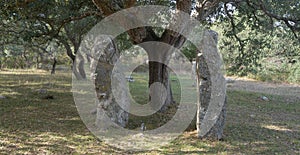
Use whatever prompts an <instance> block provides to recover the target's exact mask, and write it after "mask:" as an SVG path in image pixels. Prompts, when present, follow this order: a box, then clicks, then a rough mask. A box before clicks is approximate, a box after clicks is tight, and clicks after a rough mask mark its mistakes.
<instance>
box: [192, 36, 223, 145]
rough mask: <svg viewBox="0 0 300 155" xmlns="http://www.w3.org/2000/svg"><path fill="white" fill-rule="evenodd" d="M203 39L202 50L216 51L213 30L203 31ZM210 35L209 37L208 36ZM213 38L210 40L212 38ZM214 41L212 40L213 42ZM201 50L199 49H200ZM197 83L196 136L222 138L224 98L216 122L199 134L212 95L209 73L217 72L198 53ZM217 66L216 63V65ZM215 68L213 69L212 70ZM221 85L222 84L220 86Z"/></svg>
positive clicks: (215, 38) (212, 57) (210, 57)
mask: <svg viewBox="0 0 300 155" xmlns="http://www.w3.org/2000/svg"><path fill="white" fill-rule="evenodd" d="M204 36H205V37H204V39H203V42H202V46H205V48H203V49H202V50H208V53H211V54H213V53H214V52H217V50H218V49H217V38H218V36H217V33H216V32H214V31H211V30H209V31H206V32H205V33H204ZM209 36H210V37H209ZM211 38H212V39H213V40H212V39H211ZM213 41H214V42H213ZM200 52H201V51H200ZM208 58H209V59H210V60H209V61H214V60H211V59H214V56H209V57H208ZM196 61H197V79H198V81H197V83H198V87H199V88H198V89H199V103H198V113H197V130H198V136H199V138H209V139H218V140H220V139H222V138H223V128H224V123H225V115H226V99H225V103H220V104H219V105H221V106H222V107H221V108H222V110H221V112H220V113H217V114H216V117H217V118H216V119H217V120H216V122H215V124H214V125H213V127H212V128H211V129H210V130H209V132H207V133H206V134H205V135H202V136H201V135H199V133H200V131H201V130H203V129H202V128H200V125H201V124H202V123H203V119H204V117H205V115H206V114H207V111H208V107H209V103H210V100H211V96H212V80H211V76H212V75H211V74H213V72H217V70H218V69H220V68H218V67H216V68H211V69H212V70H211V72H212V73H211V72H210V70H209V67H208V64H207V61H208V60H206V59H205V58H204V56H203V55H201V54H199V56H198V58H197V60H196ZM216 66H218V65H216ZM214 69H215V70H214ZM219 78H220V79H219V80H220V81H221V80H224V79H221V78H223V77H219ZM220 87H222V86H220Z"/></svg>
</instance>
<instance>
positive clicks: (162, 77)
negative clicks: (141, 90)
mask: <svg viewBox="0 0 300 155" xmlns="http://www.w3.org/2000/svg"><path fill="white" fill-rule="evenodd" d="M155 82H159V83H161V84H162V85H163V86H164V87H165V88H166V91H167V92H166V93H167V94H166V98H165V101H164V102H163V105H159V104H160V103H158V102H159V101H160V99H164V97H160V95H161V94H162V93H161V91H162V90H157V88H152V89H151V88H150V86H151V85H152V84H153V83H155ZM149 88H150V94H152V97H155V98H156V99H158V100H155V99H152V100H151V96H150V97H149V100H150V101H152V102H151V104H152V105H153V106H154V107H157V106H160V107H161V109H160V111H165V110H167V108H168V106H169V105H170V104H172V103H174V99H173V95H172V90H171V85H170V81H169V69H168V66H167V65H165V64H163V63H160V62H155V61H149ZM158 89H159V87H158ZM154 94H156V95H154Z"/></svg>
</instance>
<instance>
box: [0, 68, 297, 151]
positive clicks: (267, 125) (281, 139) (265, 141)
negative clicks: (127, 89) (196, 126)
mask: <svg viewBox="0 0 300 155" xmlns="http://www.w3.org/2000/svg"><path fill="white" fill-rule="evenodd" d="M20 72H21V73H20ZM20 72H19V73H14V72H11V71H4V72H3V71H1V72H0V90H1V91H0V95H3V96H5V97H6V98H5V99H0V116H1V117H0V154H276V153H278V154H299V153H300V150H299V148H300V125H299V120H300V115H299V113H300V102H299V100H296V99H295V100H292V101H290V102H287V100H288V99H289V97H287V96H285V95H282V96H281V95H274V94H271V95H270V94H268V97H269V98H270V101H263V100H260V99H259V97H260V96H261V95H262V94H264V93H261V92H260V93H254V92H247V91H238V90H233V89H229V90H228V108H227V110H228V111H227V118H226V126H225V129H224V135H225V137H224V141H210V140H205V139H204V140H199V139H198V138H197V133H196V131H192V132H185V133H183V134H182V135H181V136H180V137H178V138H177V139H176V140H174V141H172V142H171V143H170V144H169V145H166V146H164V147H162V148H159V149H156V150H152V151H125V150H122V149H119V148H115V147H112V146H108V145H107V144H105V143H103V142H101V141H100V140H99V139H97V138H96V137H95V136H93V135H92V134H91V133H90V132H89V130H88V129H87V127H85V125H84V124H83V123H82V121H81V119H80V117H79V115H78V112H77V109H76V106H75V103H74V100H73V96H72V92H71V74H70V73H61V72H58V74H56V75H50V74H49V73H48V72H42V71H38V72H37V73H35V72H34V71H28V72H22V71H20ZM40 72H41V73H42V74H40ZM20 74H22V76H19V75H20ZM19 81H20V83H21V84H19ZM26 81H28V82H27V84H26ZM137 81H138V82H136V83H130V85H131V87H132V88H139V87H138V86H136V85H135V84H137V83H139V80H138V79H137ZM142 82H143V81H142ZM144 82H147V81H144ZM173 82H174V81H173ZM186 82H187V84H188V83H190V82H189V81H186ZM49 83H50V85H49ZM236 84H238V83H236ZM41 88H43V89H47V93H46V94H40V93H38V92H37V91H36V90H38V89H41ZM141 89H142V88H140V89H136V91H135V89H134V90H131V91H133V92H132V93H135V94H136V100H139V101H145V100H147V96H145V95H144V96H145V97H146V98H145V97H144V98H140V96H139V92H141V93H145V91H139V90H141ZM173 89H174V91H177V90H178V88H177V86H174V88H173ZM286 92H288V90H286ZM174 93H175V94H180V93H179V92H174ZM44 95H53V97H54V99H43V97H44ZM175 97H176V96H175ZM287 103H293V104H287ZM134 125H135V126H134V127H138V125H139V124H134ZM160 137H161V138H163V137H164V135H160Z"/></svg>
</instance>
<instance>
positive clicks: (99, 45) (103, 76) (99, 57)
mask: <svg viewBox="0 0 300 155" xmlns="http://www.w3.org/2000/svg"><path fill="white" fill-rule="evenodd" d="M104 47H105V48H104ZM91 55H92V59H91V66H90V67H91V70H92V71H93V70H95V72H94V73H92V78H94V81H95V88H96V92H97V97H98V99H99V102H98V105H97V116H96V123H95V124H96V126H97V127H99V128H106V127H107V126H106V125H107V124H110V123H108V122H107V121H111V122H113V123H115V124H117V125H119V126H121V127H125V126H126V124H127V123H128V117H129V116H128V113H127V112H126V111H125V110H124V109H123V108H122V107H128V106H129V102H128V100H126V98H127V97H126V96H125V95H127V94H128V92H126V90H127V89H123V88H122V87H124V84H126V79H125V76H124V75H123V73H121V72H119V73H117V74H118V75H117V76H114V78H112V72H113V67H114V65H115V64H116V63H117V60H118V58H119V57H120V54H119V51H118V50H117V48H116V45H115V43H114V41H113V40H112V39H110V38H109V37H108V38H104V37H99V38H97V39H96V40H95V43H94V48H93V52H92V54H91ZM112 80H114V81H113V82H112ZM112 83H114V84H116V85H117V86H116V87H119V88H120V91H123V92H121V94H122V95H124V96H122V97H124V98H125V99H124V100H125V101H124V102H121V103H120V102H117V100H116V97H115V96H114V95H113V92H112ZM121 105H122V107H121ZM103 112H104V113H103Z"/></svg>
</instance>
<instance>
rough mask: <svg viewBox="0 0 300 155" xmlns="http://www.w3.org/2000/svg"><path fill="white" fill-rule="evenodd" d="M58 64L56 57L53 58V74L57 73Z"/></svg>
mask: <svg viewBox="0 0 300 155" xmlns="http://www.w3.org/2000/svg"><path fill="white" fill-rule="evenodd" d="M56 64H57V61H56V58H53V64H52V70H51V74H55V69H56Z"/></svg>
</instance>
